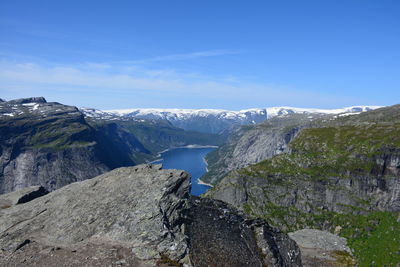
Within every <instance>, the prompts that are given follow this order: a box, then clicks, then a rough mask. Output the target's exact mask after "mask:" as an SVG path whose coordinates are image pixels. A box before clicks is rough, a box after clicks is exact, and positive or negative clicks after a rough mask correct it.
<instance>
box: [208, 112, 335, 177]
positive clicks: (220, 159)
mask: <svg viewBox="0 0 400 267" xmlns="http://www.w3.org/2000/svg"><path fill="white" fill-rule="evenodd" d="M322 117H326V118H329V117H330V116H327V115H321V114H313V116H311V115H310V114H292V113H290V114H287V115H282V116H279V117H276V118H272V119H270V120H267V121H265V122H263V123H260V124H257V125H254V126H244V127H241V128H240V129H238V130H237V131H236V132H234V133H233V134H232V135H231V136H230V137H229V138H228V140H227V142H226V143H225V144H223V145H222V146H220V147H219V148H218V149H217V150H215V151H213V152H211V153H210V154H208V155H207V156H206V161H207V163H208V170H209V171H208V172H207V173H206V174H205V175H204V176H203V177H202V178H201V180H202V181H205V182H208V183H212V184H217V183H218V182H219V181H220V180H221V179H222V178H223V177H224V176H225V175H226V174H227V173H229V172H230V171H233V170H237V169H241V168H244V167H246V166H248V165H250V164H254V163H257V162H260V161H262V160H265V159H268V158H271V157H273V156H275V155H278V154H280V153H283V152H285V151H286V150H287V148H288V144H289V143H290V141H292V140H293V139H294V138H295V137H296V135H297V133H298V132H299V131H300V130H301V129H303V128H306V127H311V126H312V124H313V121H314V120H317V119H320V118H322Z"/></svg>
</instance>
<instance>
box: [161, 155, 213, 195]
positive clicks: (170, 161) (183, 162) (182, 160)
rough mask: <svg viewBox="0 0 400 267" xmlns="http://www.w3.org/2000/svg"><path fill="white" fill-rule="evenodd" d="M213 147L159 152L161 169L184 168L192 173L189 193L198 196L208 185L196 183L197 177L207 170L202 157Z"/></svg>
mask: <svg viewBox="0 0 400 267" xmlns="http://www.w3.org/2000/svg"><path fill="white" fill-rule="evenodd" d="M214 149H215V148H212V147H207V148H186V147H185V148H175V149H171V150H168V151H166V152H164V153H161V158H162V159H161V160H160V161H157V162H156V163H162V165H163V169H178V170H185V171H187V172H188V173H190V174H191V175H192V190H191V192H190V193H191V194H192V195H195V196H199V195H201V194H203V193H205V192H206V191H207V190H208V189H209V188H210V187H209V186H207V185H201V184H198V183H197V182H198V179H199V178H200V177H201V176H202V175H203V174H205V173H206V172H207V168H206V167H207V166H206V163H205V161H204V157H205V156H206V155H207V153H209V152H211V151H213V150H214Z"/></svg>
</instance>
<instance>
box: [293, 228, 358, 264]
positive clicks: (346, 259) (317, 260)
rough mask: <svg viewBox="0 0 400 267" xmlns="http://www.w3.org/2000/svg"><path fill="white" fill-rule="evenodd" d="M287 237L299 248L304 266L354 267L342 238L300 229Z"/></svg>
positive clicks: (351, 257) (349, 251) (318, 231)
mask: <svg viewBox="0 0 400 267" xmlns="http://www.w3.org/2000/svg"><path fill="white" fill-rule="evenodd" d="M289 236H290V238H291V239H293V240H294V241H295V242H296V243H297V245H298V246H299V248H300V251H301V259H302V261H303V264H304V266H327V267H328V266H331V267H335V266H355V265H356V264H355V260H354V258H353V255H352V252H351V250H350V248H349V247H348V246H347V240H346V238H344V237H340V236H337V235H335V234H332V233H329V232H327V231H321V230H317V229H302V230H298V231H295V232H291V233H289Z"/></svg>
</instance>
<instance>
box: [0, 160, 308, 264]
mask: <svg viewBox="0 0 400 267" xmlns="http://www.w3.org/2000/svg"><path fill="white" fill-rule="evenodd" d="M160 168H161V166H160V165H140V166H136V167H127V168H119V169H116V170H113V171H111V172H109V173H106V174H103V175H100V176H98V177H96V178H93V179H90V180H86V181H83V182H77V183H73V184H70V185H67V186H65V187H63V188H61V189H58V190H56V191H54V192H51V193H49V194H47V195H45V196H42V197H39V198H36V199H33V200H32V201H29V202H26V203H24V204H19V205H15V206H11V207H9V208H5V209H2V210H0V248H1V252H0V253H1V255H0V265H2V266H4V265H6V264H7V266H18V265H19V264H22V263H23V264H24V265H28V266H40V264H42V266H43V265H46V266H57V264H59V263H60V261H61V259H62V261H63V264H65V265H66V266H82V265H87V266H104V264H105V263H107V264H110V265H117V264H121V265H124V264H126V265H128V266H154V265H155V264H159V265H160V266H163V265H165V266H168V264H171V263H174V264H178V263H179V264H182V263H187V264H193V265H194V266H246V265H243V264H247V266H263V265H262V264H263V263H269V264H272V265H271V266H301V260H300V255H299V249H298V247H297V246H296V244H295V243H294V242H293V241H292V240H290V239H289V238H288V236H287V235H285V234H283V233H281V232H279V231H277V230H275V229H273V228H271V227H269V226H268V225H267V224H266V223H265V222H263V221H260V220H256V221H255V220H251V219H249V218H247V217H246V216H244V215H243V214H242V213H240V212H237V211H236V209H234V208H232V207H230V206H229V205H226V204H224V203H222V202H220V201H215V200H208V199H199V198H190V197H189V190H190V177H189V175H188V174H187V173H186V172H183V171H178V170H161V169H160ZM226 245H229V246H228V247H227V246H226ZM217 250H219V251H217ZM237 253H239V254H237ZM207 255H208V256H207ZM217 255H219V256H217ZM211 256H214V257H211ZM77 260H80V261H77ZM225 260H227V261H226V262H225ZM204 263H207V264H209V265H205V264H204ZM35 264H36V265H35ZM102 264H103V265H102ZM228 264H229V265H228Z"/></svg>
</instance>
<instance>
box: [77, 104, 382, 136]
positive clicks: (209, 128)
mask: <svg viewBox="0 0 400 267" xmlns="http://www.w3.org/2000/svg"><path fill="white" fill-rule="evenodd" d="M376 108H379V106H353V107H346V108H341V109H314V108H293V107H270V108H253V109H246V110H240V111H231V110H221V109H116V110H105V111H101V110H96V109H85V108H83V109H81V111H82V112H84V113H85V114H86V116H88V117H94V118H107V119H112V118H116V117H119V118H137V119H145V120H167V121H169V122H170V123H171V124H172V125H174V126H176V127H179V128H182V129H185V130H193V131H198V132H206V133H221V132H223V131H225V130H228V129H231V128H232V127H234V126H238V125H248V124H256V123H260V122H262V121H264V120H266V119H270V118H273V117H276V116H283V115H286V114H291V113H301V114H315V113H316V114H351V113H359V112H364V111H368V110H372V109H376Z"/></svg>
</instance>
